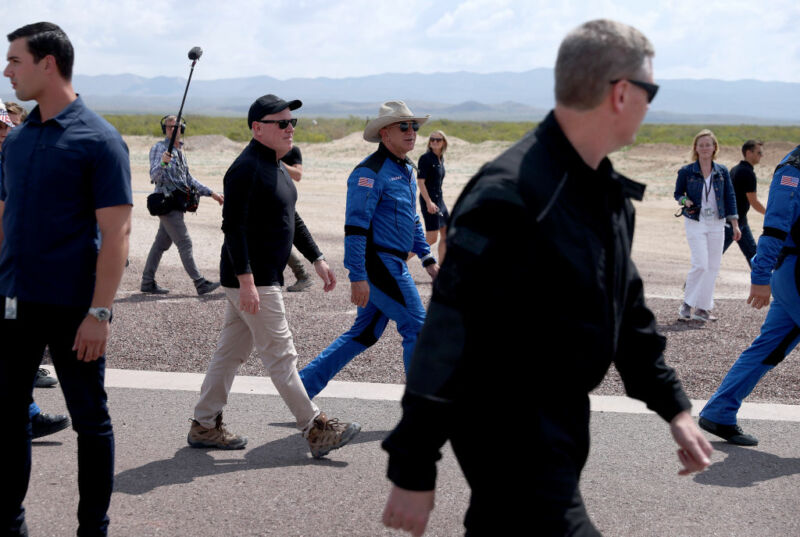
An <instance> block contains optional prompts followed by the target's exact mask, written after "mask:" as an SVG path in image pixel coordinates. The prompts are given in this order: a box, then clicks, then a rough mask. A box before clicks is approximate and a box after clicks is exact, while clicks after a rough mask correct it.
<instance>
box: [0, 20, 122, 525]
mask: <svg viewBox="0 0 800 537" xmlns="http://www.w3.org/2000/svg"><path fill="white" fill-rule="evenodd" d="M8 40H9V47H8V54H7V59H8V65H7V66H6V68H5V70H4V72H3V74H4V75H5V76H6V77H8V78H9V79H10V80H11V86H12V88H13V89H14V91H15V93H16V95H17V97H18V98H19V99H21V100H23V101H28V100H35V101H36V102H37V104H38V106H36V108H34V109H33V111H32V112H31V114H30V116H29V117H28V119H27V120H26V121H25V123H24V124H23V125H22V126H20V127H18V128H15V129H13V130H12V131H11V132H10V133H9V135H8V137H7V138H6V141H5V142H4V157H3V163H2V175H3V184H2V187H0V216H1V217H2V227H0V240H2V247H0V301H2V303H3V304H4V305H5V309H4V315H3V316H2V319H0V341H3V344H4V351H5V352H7V353H8V356H14V357H15V359H13V360H0V408H3V409H4V411H5V427H6V438H5V440H4V442H3V447H4V450H5V451H4V452H5V454H6V469H5V472H4V475H3V489H4V496H3V498H4V499H3V502H2V504H0V533H2V534H3V535H27V528H26V525H25V516H24V513H25V511H24V509H23V507H22V502H23V500H24V498H25V494H26V492H27V488H28V480H29V477H30V471H31V443H30V442H31V438H30V435H31V429H30V422H29V420H28V403H29V402H30V396H31V391H32V389H33V379H34V376H35V375H36V370H37V368H38V367H39V363H40V361H41V358H42V353H43V351H44V348H45V346H48V347H49V348H50V353H51V355H52V358H53V364H54V365H55V368H56V372H57V373H58V378H59V380H60V383H61V389H62V391H63V393H64V399H65V400H66V403H67V408H68V409H69V412H70V415H71V417H72V424H73V428H74V429H75V431H76V432H77V433H78V490H79V493H80V501H79V503H78V535H82V536H89V535H92V536H96V535H106V534H107V531H108V522H109V519H108V515H107V511H108V506H109V502H110V499H111V491H112V489H113V481H114V434H113V430H112V427H111V418H110V417H109V414H108V407H107V404H106V401H107V396H106V392H105V389H104V386H103V379H104V375H105V350H106V343H107V341H108V335H109V322H110V319H111V306H112V304H113V301H114V295H115V293H116V291H117V287H118V286H119V282H120V280H121V278H122V272H123V270H124V264H125V258H126V255H127V253H128V236H129V234H130V227H131V224H130V217H131V205H132V195H131V174H130V164H129V160H128V148H127V146H126V145H125V142H123V141H122V137H121V136H120V135H119V133H118V132H117V131H116V130H114V128H113V127H112V126H111V125H110V124H108V122H106V121H105V120H103V119H102V118H101V117H100V116H98V115H97V114H95V113H94V112H92V111H90V110H89V109H88V108H86V106H85V105H84V104H83V100H82V99H81V98H80V97H79V96H78V95H77V94H76V93H75V91H74V89H73V87H72V84H71V82H70V80H69V76H70V75H71V73H72V57H73V54H72V45H71V44H70V42H69V39H68V38H67V36H66V34H64V32H63V31H62V30H61V28H59V27H58V26H56V25H55V24H52V23H46V22H43V23H37V24H31V25H28V26H24V27H22V28H20V29H18V30H16V31H14V32H12V33H11V34H9V36H8ZM101 237H102V241H101ZM98 245H99V248H98Z"/></svg>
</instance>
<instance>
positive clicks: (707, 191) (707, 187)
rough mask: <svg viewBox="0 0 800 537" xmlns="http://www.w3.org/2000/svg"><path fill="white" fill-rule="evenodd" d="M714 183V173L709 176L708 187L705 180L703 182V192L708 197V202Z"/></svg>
mask: <svg viewBox="0 0 800 537" xmlns="http://www.w3.org/2000/svg"><path fill="white" fill-rule="evenodd" d="M704 179H705V178H704ZM713 182H714V173H713V172H712V173H711V175H709V176H708V185H706V184H705V180H704V181H703V192H705V195H706V202H708V196H709V194H711V183H713Z"/></svg>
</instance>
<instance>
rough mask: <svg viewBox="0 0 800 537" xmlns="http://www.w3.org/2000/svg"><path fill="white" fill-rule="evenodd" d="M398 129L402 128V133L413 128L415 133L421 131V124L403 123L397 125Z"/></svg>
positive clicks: (414, 122)
mask: <svg viewBox="0 0 800 537" xmlns="http://www.w3.org/2000/svg"><path fill="white" fill-rule="evenodd" d="M395 125H397V126H398V127H400V132H407V131H408V128H409V127H411V128H412V129H414V132H417V131H418V130H419V123H417V122H416V121H412V122H410V123H409V122H408V121H401V122H400V123H395Z"/></svg>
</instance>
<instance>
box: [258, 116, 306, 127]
mask: <svg viewBox="0 0 800 537" xmlns="http://www.w3.org/2000/svg"><path fill="white" fill-rule="evenodd" d="M256 121H258V122H259V123H277V124H278V128H279V129H285V128H286V127H288V126H289V124H291V125H292V127H296V126H297V118H296V117H293V118H292V119H257V120H256Z"/></svg>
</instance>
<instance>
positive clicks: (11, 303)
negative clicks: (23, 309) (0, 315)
mask: <svg viewBox="0 0 800 537" xmlns="http://www.w3.org/2000/svg"><path fill="white" fill-rule="evenodd" d="M4 318H5V319H16V318H17V297H8V296H7V297H6V313H5V316H4Z"/></svg>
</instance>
